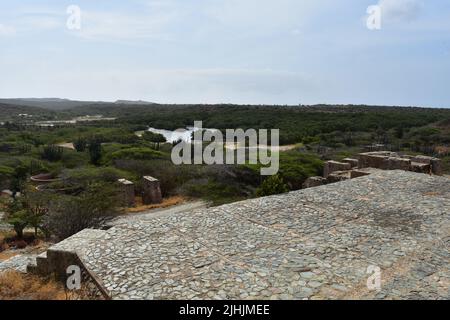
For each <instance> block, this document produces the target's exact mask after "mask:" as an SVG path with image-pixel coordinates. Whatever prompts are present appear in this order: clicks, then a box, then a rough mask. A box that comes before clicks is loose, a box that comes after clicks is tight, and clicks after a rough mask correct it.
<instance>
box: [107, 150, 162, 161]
mask: <svg viewBox="0 0 450 320" xmlns="http://www.w3.org/2000/svg"><path fill="white" fill-rule="evenodd" d="M161 158H164V154H163V153H161V152H159V151H155V150H152V149H150V148H127V149H122V150H118V151H115V152H113V153H111V154H110V155H109V156H108V160H118V159H129V160H152V159H161Z"/></svg>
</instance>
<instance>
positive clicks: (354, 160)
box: [342, 158, 359, 168]
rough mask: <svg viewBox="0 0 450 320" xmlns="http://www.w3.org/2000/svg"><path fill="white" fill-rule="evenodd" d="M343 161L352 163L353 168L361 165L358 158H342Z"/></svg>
mask: <svg viewBox="0 0 450 320" xmlns="http://www.w3.org/2000/svg"><path fill="white" fill-rule="evenodd" d="M342 162H344V163H350V165H351V166H352V168H357V167H358V165H359V160H358V159H353V158H345V159H344V160H342Z"/></svg>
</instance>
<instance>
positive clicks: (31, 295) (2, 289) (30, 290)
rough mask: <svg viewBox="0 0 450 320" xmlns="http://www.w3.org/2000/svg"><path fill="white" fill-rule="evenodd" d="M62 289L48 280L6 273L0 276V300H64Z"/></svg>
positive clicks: (13, 272) (64, 295)
mask: <svg viewBox="0 0 450 320" xmlns="http://www.w3.org/2000/svg"><path fill="white" fill-rule="evenodd" d="M66 299H67V296H66V293H65V291H64V287H63V286H62V285H61V284H59V283H57V282H55V281H53V280H48V279H42V278H40V277H37V276H33V275H28V274H22V273H19V272H16V271H7V272H4V273H2V274H0V300H66Z"/></svg>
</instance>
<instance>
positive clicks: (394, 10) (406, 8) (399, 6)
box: [378, 0, 423, 22]
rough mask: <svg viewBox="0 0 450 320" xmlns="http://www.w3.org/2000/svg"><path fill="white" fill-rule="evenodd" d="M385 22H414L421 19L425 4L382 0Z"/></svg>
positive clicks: (407, 0)
mask: <svg viewBox="0 0 450 320" xmlns="http://www.w3.org/2000/svg"><path fill="white" fill-rule="evenodd" d="M378 5H379V6H380V7H381V13H382V18H383V21H387V22H402V21H412V20H414V19H416V18H417V17H419V15H420V12H421V10H422V7H423V4H422V2H421V1H419V0H380V1H379V3H378Z"/></svg>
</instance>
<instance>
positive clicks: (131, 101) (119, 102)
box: [115, 100, 156, 105]
mask: <svg viewBox="0 0 450 320" xmlns="http://www.w3.org/2000/svg"><path fill="white" fill-rule="evenodd" d="M115 103H116V104H131V105H147V104H156V103H154V102H148V101H142V100H136V101H134V100H117V101H116V102H115Z"/></svg>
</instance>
